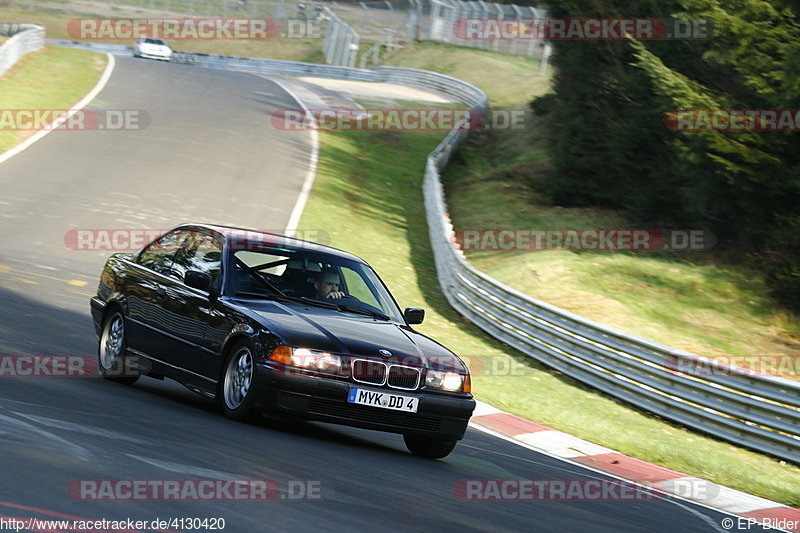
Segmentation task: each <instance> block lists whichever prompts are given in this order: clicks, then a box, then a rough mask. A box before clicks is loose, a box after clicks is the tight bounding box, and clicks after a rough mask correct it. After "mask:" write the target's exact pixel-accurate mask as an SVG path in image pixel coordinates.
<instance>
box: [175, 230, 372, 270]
mask: <svg viewBox="0 0 800 533" xmlns="http://www.w3.org/2000/svg"><path fill="white" fill-rule="evenodd" d="M175 229H201V230H206V231H211V232H213V233H217V234H219V235H220V236H222V237H224V238H225V239H227V238H228V237H230V236H232V235H241V234H242V233H243V232H247V233H250V234H256V235H263V236H267V237H269V239H265V240H266V242H269V243H270V245H274V246H278V247H284V248H290V249H296V250H307V251H314V252H323V253H327V254H330V255H335V256H337V257H341V258H343V259H349V260H351V261H357V262H359V263H364V264H367V262H366V261H364V260H363V259H361V258H360V257H358V256H357V255H355V254H351V253H350V252H345V251H344V250H340V249H338V248H333V247H331V246H325V245H324V244H318V243H316V242H311V241H305V240H303V239H296V238H294V237H289V236H287V235H279V234H277V233H270V232H266V231H258V230H252V229H248V228H238V227H234V226H221V225H218V224H203V223H192V224H181V225H180V226H178V227H176V228H175Z"/></svg>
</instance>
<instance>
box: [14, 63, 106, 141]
mask: <svg viewBox="0 0 800 533" xmlns="http://www.w3.org/2000/svg"><path fill="white" fill-rule="evenodd" d="M105 66H106V56H105V55H103V54H98V53H96V52H87V51H85V50H73V49H69V48H56V47H45V48H44V49H43V50H40V51H38V52H32V53H30V54H27V55H25V56H23V57H22V58H21V59H20V60H19V61H18V62H17V63H16V64H15V65H14V66H13V67H12V68H11V69H10V70H9V71H8V72H6V73H5V74H4V75H3V76H2V77H0V109H9V110H13V109H69V108H70V107H71V106H73V105H74V104H76V103H77V102H78V101H80V99H81V98H83V97H84V96H85V95H86V93H88V92H89V91H90V90H91V89H92V87H94V86H95V84H96V83H97V80H98V79H99V78H100V75H101V74H102V73H103V70H104V69H105ZM34 133H36V132H35V131H13V130H7V129H0V153H2V152H5V151H6V150H8V149H9V148H11V147H12V146H14V145H16V144H18V143H19V142H21V141H22V140H24V139H25V138H26V137H29V136H31V135H33V134H34Z"/></svg>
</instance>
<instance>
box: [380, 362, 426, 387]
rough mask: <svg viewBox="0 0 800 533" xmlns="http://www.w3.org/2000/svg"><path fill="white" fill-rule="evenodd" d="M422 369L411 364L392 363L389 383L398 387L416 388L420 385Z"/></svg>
mask: <svg viewBox="0 0 800 533" xmlns="http://www.w3.org/2000/svg"><path fill="white" fill-rule="evenodd" d="M419 378H420V371H419V369H418V368H412V367H410V366H399V365H391V366H390V367H389V377H388V379H387V383H388V384H389V386H390V387H394V388H396V389H407V390H415V389H416V388H417V387H418V386H419Z"/></svg>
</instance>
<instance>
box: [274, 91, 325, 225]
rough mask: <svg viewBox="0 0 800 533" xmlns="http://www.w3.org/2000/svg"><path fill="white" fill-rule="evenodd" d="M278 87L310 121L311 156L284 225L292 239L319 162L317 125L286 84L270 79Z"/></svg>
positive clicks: (307, 109)
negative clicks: (301, 184) (297, 194)
mask: <svg viewBox="0 0 800 533" xmlns="http://www.w3.org/2000/svg"><path fill="white" fill-rule="evenodd" d="M270 80H271V81H273V82H274V83H275V84H276V85H278V87H280V88H281V89H283V90H284V91H285V92H286V93H287V94H288V95H289V96H291V97H292V98H293V99H294V100H295V101H296V102H297V103H298V104H299V105H300V107H302V108H303V111H305V113H306V116H307V117H308V119H309V120H310V121H311V155H310V157H309V162H308V172H307V173H306V177H305V179H304V181H303V186H302V188H301V189H300V196H298V197H297V202H295V204H294V208H293V209H292V213H291V215H289V222H287V224H286V229H285V230H284V232H285V233H286V235H288V236H290V237H292V236H294V235H293V234H294V233H295V232H296V231H297V225H298V224H299V223H300V217H301V216H302V215H303V210H304V209H305V207H306V203H307V202H308V197H309V196H310V195H311V187H312V186H313V185H314V179H315V178H316V176H317V163H318V162H319V131H317V127H316V126H317V123H316V120H314V116H313V114H312V113H311V110H310V109H309V108H308V106H307V105H306V104H305V103H304V102H303V101H302V100H301V99H300V97H299V96H297V94H295V92H294V91H292V90H291V89H289V88H288V87H287V86H286V84H284V83H281V82H280V80H278V79H276V78H270Z"/></svg>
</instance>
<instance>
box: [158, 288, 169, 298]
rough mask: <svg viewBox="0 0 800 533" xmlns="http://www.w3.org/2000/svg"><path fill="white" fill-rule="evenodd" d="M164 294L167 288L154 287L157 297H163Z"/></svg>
mask: <svg viewBox="0 0 800 533" xmlns="http://www.w3.org/2000/svg"><path fill="white" fill-rule="evenodd" d="M166 295H167V289H165V288H164V287H159V288H157V289H156V296H158V297H159V298H163V297H164V296H166Z"/></svg>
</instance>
